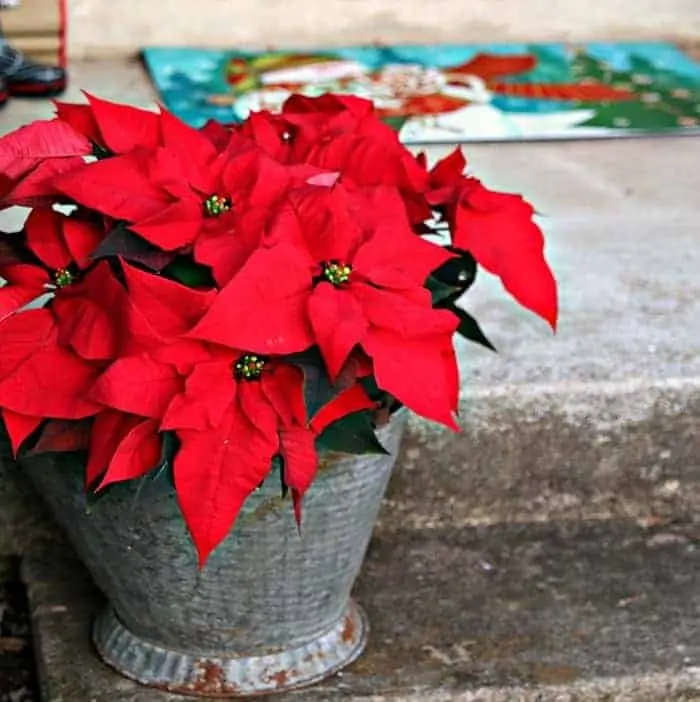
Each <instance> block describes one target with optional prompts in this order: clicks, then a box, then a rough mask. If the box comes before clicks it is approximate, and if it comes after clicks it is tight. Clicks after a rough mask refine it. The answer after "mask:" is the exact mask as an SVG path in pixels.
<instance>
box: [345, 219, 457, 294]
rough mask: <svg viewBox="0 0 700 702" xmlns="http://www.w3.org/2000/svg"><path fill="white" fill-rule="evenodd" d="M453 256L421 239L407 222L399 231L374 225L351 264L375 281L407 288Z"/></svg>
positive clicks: (384, 285)
mask: <svg viewBox="0 0 700 702" xmlns="http://www.w3.org/2000/svg"><path fill="white" fill-rule="evenodd" d="M454 256H455V254H453V253H450V252H449V251H447V249H445V248H443V247H442V246H438V245H437V244H434V243H432V242H430V241H427V240H425V239H421V237H419V236H417V235H416V234H414V233H413V232H412V231H411V230H410V227H409V226H408V223H407V226H406V230H405V232H402V233H400V234H397V233H394V232H393V231H392V230H388V229H384V228H380V229H378V230H377V231H376V232H375V234H374V236H373V237H372V238H371V239H370V240H369V241H368V242H367V243H365V244H364V245H363V246H362V247H361V248H360V249H359V251H358V252H357V255H356V256H355V258H354V259H353V261H352V266H353V270H355V271H357V272H358V273H361V274H362V275H363V276H365V277H366V278H367V279H368V280H370V281H371V282H372V283H374V284H375V285H379V286H381V287H386V288H410V287H414V286H416V285H423V284H424V283H425V281H426V280H427V278H428V276H429V275H430V274H431V273H432V272H433V271H435V270H437V269H438V268H439V267H440V266H441V265H442V264H443V263H445V262H446V261H449V260H450V259H451V258H454Z"/></svg>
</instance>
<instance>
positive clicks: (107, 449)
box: [85, 410, 143, 488]
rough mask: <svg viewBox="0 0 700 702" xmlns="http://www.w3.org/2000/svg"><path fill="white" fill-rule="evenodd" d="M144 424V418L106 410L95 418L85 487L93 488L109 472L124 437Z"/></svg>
mask: <svg viewBox="0 0 700 702" xmlns="http://www.w3.org/2000/svg"><path fill="white" fill-rule="evenodd" d="M142 422H143V417H135V416H134V415H133V414H124V413H123V412H115V411H113V410H104V411H103V412H100V413H99V414H98V415H97V416H96V417H95V422H94V424H93V425H92V432H91V433H90V453H89V456H88V464H87V468H86V471H85V485H86V487H88V488H89V487H90V486H92V485H93V484H94V483H95V481H96V480H97V479H98V478H99V477H100V476H101V475H102V474H103V473H104V472H105V471H106V470H107V466H108V465H109V463H110V461H111V460H112V457H113V456H114V453H115V451H116V450H117V447H118V446H119V444H120V443H121V442H122V440H123V439H124V437H125V436H126V435H127V434H128V433H129V432H130V431H131V430H132V429H133V428H134V427H136V426H138V425H139V424H141V423H142Z"/></svg>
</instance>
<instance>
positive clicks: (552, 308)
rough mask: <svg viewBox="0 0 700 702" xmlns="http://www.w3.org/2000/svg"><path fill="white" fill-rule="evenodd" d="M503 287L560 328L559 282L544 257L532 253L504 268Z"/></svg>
mask: <svg viewBox="0 0 700 702" xmlns="http://www.w3.org/2000/svg"><path fill="white" fill-rule="evenodd" d="M500 277H501V282H502V283H503V287H504V288H505V289H506V290H507V291H508V292H509V293H510V294H511V295H512V296H513V297H514V298H515V299H516V300H517V301H518V302H519V303H520V304H521V305H522V306H523V307H525V308H527V309H529V310H531V311H532V312H534V313H535V314H536V315H539V316H540V317H542V319H544V320H545V321H546V322H548V323H549V325H550V326H551V327H552V329H553V330H556V328H557V316H558V301H557V281H556V279H555V278H554V274H553V273H552V270H551V269H550V267H549V265H548V264H547V262H546V261H545V259H544V256H542V255H539V254H531V255H530V256H523V257H522V259H520V260H519V261H511V262H509V263H508V265H504V266H503V267H502V268H501V269H500Z"/></svg>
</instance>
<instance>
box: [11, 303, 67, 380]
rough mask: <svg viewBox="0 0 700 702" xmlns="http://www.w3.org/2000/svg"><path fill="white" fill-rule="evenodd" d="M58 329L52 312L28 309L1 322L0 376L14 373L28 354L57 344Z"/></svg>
mask: <svg viewBox="0 0 700 702" xmlns="http://www.w3.org/2000/svg"><path fill="white" fill-rule="evenodd" d="M56 337H57V329H56V326H55V322H54V318H53V315H52V314H51V312H49V310H46V309H40V310H27V311H26V312H22V314H16V315H13V316H12V317H8V318H7V319H4V320H2V322H0V348H2V353H0V380H1V379H4V378H6V377H7V376H8V375H10V374H11V373H13V372H14V371H15V370H16V369H17V368H18V367H19V366H20V365H21V364H22V363H23V362H24V361H25V360H26V359H27V358H29V357H30V356H31V355H32V354H35V353H37V352H38V351H40V350H41V349H43V348H46V347H48V346H50V345H52V344H55V342H56Z"/></svg>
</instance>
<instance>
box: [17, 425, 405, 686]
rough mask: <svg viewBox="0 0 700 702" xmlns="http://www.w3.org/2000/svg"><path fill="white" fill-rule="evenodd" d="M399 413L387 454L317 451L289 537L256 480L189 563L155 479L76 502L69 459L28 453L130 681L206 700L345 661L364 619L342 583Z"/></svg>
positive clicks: (361, 547)
mask: <svg viewBox="0 0 700 702" xmlns="http://www.w3.org/2000/svg"><path fill="white" fill-rule="evenodd" d="M405 423H406V413H405V412H404V411H401V412H399V413H397V415H395V416H394V417H393V419H392V421H391V423H390V424H389V425H388V426H386V427H383V428H382V429H381V430H380V431H379V439H380V441H381V442H382V444H383V445H384V446H385V447H386V449H387V450H388V451H389V452H390V455H388V456H377V455H371V456H358V457H351V458H342V459H337V460H332V461H326V462H324V464H323V465H322V468H321V471H320V474H319V476H318V478H317V480H316V482H315V483H314V485H313V486H312V487H311V489H310V490H309V492H308V493H307V495H306V497H305V499H304V515H303V523H302V529H301V534H300V533H299V532H298V530H297V527H296V524H295V522H294V518H293V515H292V509H291V504H290V501H289V500H282V499H281V498H280V496H279V485H278V484H275V483H276V481H274V480H270V481H268V483H270V484H267V483H266V484H265V485H264V486H263V487H262V488H261V490H259V491H258V492H256V493H255V494H254V495H253V496H252V497H251V498H250V499H249V500H248V502H247V503H246V505H245V506H244V509H243V512H242V513H241V515H240V517H239V519H238V521H237V523H236V526H235V528H234V529H233V531H232V532H231V534H230V535H229V536H228V537H227V538H226V539H225V541H224V542H223V543H222V544H221V545H220V546H219V548H217V549H216V551H215V552H214V553H213V554H212V555H211V556H210V558H209V561H208V562H207V565H206V567H205V568H204V569H203V570H201V571H199V570H198V568H197V560H196V555H195V550H194V547H193V545H192V541H191V539H190V536H189V534H188V532H187V530H186V527H185V524H184V521H183V519H182V516H181V514H180V510H179V507H178V504H177V501H176V497H175V494H174V491H173V489H172V487H171V486H170V484H169V482H168V481H167V479H165V478H163V479H159V480H155V481H153V482H151V483H149V484H148V485H147V487H145V488H142V489H141V490H140V491H139V489H138V487H137V486H136V485H134V484H133V483H126V484H123V485H118V486H115V487H114V489H110V490H109V491H108V492H107V493H105V495H104V496H103V497H102V498H100V499H99V501H98V502H97V503H96V504H95V505H94V506H92V507H91V508H90V509H89V510H87V509H86V503H85V497H84V492H83V467H82V466H79V465H77V464H72V465H66V463H65V461H63V462H62V463H57V462H55V461H54V459H50V458H46V457H44V458H42V459H38V460H34V461H32V462H28V463H27V464H26V466H27V470H28V471H29V474H30V476H31V478H32V480H33V482H34V483H35V485H36V486H37V488H38V489H39V490H40V492H41V494H42V495H43V496H44V498H45V499H46V501H47V502H48V503H49V506H50V507H51V508H52V510H53V512H54V514H55V515H56V517H57V518H58V520H59V522H60V523H61V524H62V525H63V526H64V528H65V529H66V531H67V533H68V535H69V537H70V539H71V541H72V542H73V545H74V546H75V548H76V550H77V551H78V553H79V555H80V556H81V558H82V560H83V561H84V563H85V564H86V566H87V567H88V569H89V570H90V572H91V574H92V576H93V578H94V579H95V581H96V583H97V584H98V585H99V587H100V588H101V589H102V591H103V592H104V593H105V595H106V596H107V598H108V599H109V603H110V606H109V607H108V609H107V610H106V611H105V612H104V613H103V614H102V615H101V616H100V618H99V619H98V621H97V622H96V624H95V628H94V632H93V635H94V640H95V644H96V646H97V649H98V651H99V652H100V655H101V656H102V657H103V659H104V660H105V661H106V662H107V663H108V664H109V665H111V666H112V667H114V668H115V669H116V670H118V671H119V672H120V673H122V674H123V675H125V676H127V677H129V678H132V679H134V680H137V681H139V682H141V683H143V684H146V685H151V686H155V687H159V688H162V689H167V690H170V691H173V692H179V693H184V694H193V695H202V696H209V697H235V696H247V695H257V694H265V693H268V692H273V691H281V690H286V689H290V688H294V687H299V686H302V685H306V684H310V683H312V682H316V681H318V680H321V679H323V678H324V677H326V676H328V675H330V674H331V673H333V672H335V671H337V670H338V669H340V668H342V667H343V666H344V665H347V664H348V663H349V662H351V661H352V660H354V659H355V658H356V657H357V656H358V655H359V654H360V653H361V651H362V649H363V648H364V645H365V642H366V633H367V627H366V622H365V619H364V615H363V614H362V612H361V611H360V609H359V608H358V607H357V605H355V604H354V603H352V602H351V601H350V599H349V596H350V590H351V588H352V585H353V583H354V581H355V578H356V577H357V574H358V572H359V570H360V567H361V565H362V560H363V558H364V554H365V551H366V549H367V545H368V543H369V539H370V536H371V533H372V529H373V526H374V523H375V521H376V517H377V512H378V510H379V506H380V503H381V499H382V496H383V494H384V491H385V489H386V486H387V483H388V481H389V476H390V474H391V470H392V468H393V465H394V463H395V461H396V454H397V451H398V447H399V443H400V440H401V436H402V434H403V429H404V427H405Z"/></svg>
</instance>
